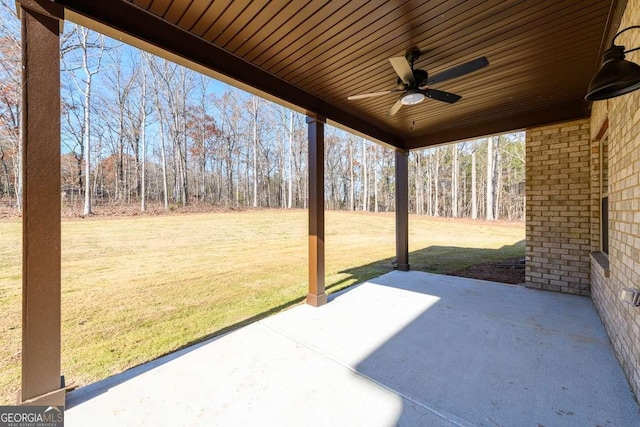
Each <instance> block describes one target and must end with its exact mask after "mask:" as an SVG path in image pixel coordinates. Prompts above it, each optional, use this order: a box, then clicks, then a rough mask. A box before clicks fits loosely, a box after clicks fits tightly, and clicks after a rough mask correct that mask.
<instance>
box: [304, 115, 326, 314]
mask: <svg viewBox="0 0 640 427" xmlns="http://www.w3.org/2000/svg"><path fill="white" fill-rule="evenodd" d="M324 124H325V118H324V117H320V116H315V115H314V116H312V115H309V116H307V126H308V131H309V293H308V294H307V304H309V305H312V306H314V307H320V306H321V305H324V304H326V303H327V294H326V293H325V289H324Z"/></svg>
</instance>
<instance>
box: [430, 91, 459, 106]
mask: <svg viewBox="0 0 640 427" xmlns="http://www.w3.org/2000/svg"><path fill="white" fill-rule="evenodd" d="M424 94H425V95H426V97H427V98H431V99H436V100H438V101H442V102H447V103H449V104H453V103H454V102H458V101H460V99H461V98H462V97H461V96H460V95H456V94H455V93H449V92H444V91H442V90H436V89H427V90H425V91H424Z"/></svg>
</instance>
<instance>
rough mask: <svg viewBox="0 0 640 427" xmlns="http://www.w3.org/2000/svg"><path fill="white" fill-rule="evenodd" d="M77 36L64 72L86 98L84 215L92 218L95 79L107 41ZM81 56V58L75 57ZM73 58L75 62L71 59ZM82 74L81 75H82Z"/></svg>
mask: <svg viewBox="0 0 640 427" xmlns="http://www.w3.org/2000/svg"><path fill="white" fill-rule="evenodd" d="M72 34H73V36H71V37H70V38H69V40H73V41H70V44H69V45H67V48H66V50H65V51H66V52H67V55H64V56H63V65H64V70H65V71H67V72H68V73H69V75H70V76H71V78H72V80H73V82H74V83H75V86H76V88H77V90H78V91H79V92H80V94H81V95H82V100H83V101H82V104H81V106H82V124H81V134H82V140H83V142H82V145H83V150H82V152H83V154H84V159H83V160H84V209H83V213H84V215H90V214H91V213H92V209H91V101H92V81H93V77H94V76H95V75H96V74H98V73H99V72H100V71H101V62H102V57H103V54H104V52H105V44H104V37H103V36H101V35H97V34H95V33H92V32H90V30H88V29H87V28H84V27H81V26H78V25H75V26H74V28H73V31H72ZM72 52H73V53H76V52H79V58H78V57H77V56H76V55H71V54H72ZM70 56H72V58H69V57H70ZM80 71H81V72H80Z"/></svg>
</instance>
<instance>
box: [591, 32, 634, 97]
mask: <svg viewBox="0 0 640 427" xmlns="http://www.w3.org/2000/svg"><path fill="white" fill-rule="evenodd" d="M634 28H635V29H638V28H640V26H639V25H633V26H631V27H628V28H625V29H624V30H622V31H620V32H619V33H618V34H616V35H615V36H613V40H611V47H610V48H609V49H607V51H606V52H605V53H604V55H602V68H600V71H598V72H597V73H596V75H595V76H594V77H593V79H592V80H591V83H589V90H588V91H587V96H585V97H584V98H585V99H586V100H587V101H600V100H603V99H609V98H615V97H616V96H620V95H624V94H625V93H629V92H633V91H634V90H636V89H640V65H638V64H636V63H633V62H630V61H627V60H625V59H624V54H625V53H629V52H634V51H636V50H640V47H636V48H634V49H629V50H624V49H625V47H624V46H617V45H616V44H615V41H616V38H617V37H618V36H619V35H620V34H622V33H624V32H625V31H629V30H632V29H634Z"/></svg>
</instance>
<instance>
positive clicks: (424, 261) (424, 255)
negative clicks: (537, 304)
mask: <svg viewBox="0 0 640 427" xmlns="http://www.w3.org/2000/svg"><path fill="white" fill-rule="evenodd" d="M518 251H520V252H522V255H524V245H523V243H522V242H518V243H515V244H514V245H508V246H503V247H502V248H500V249H478V248H462V247H455V246H429V247H427V248H423V249H420V250H417V251H413V252H411V253H410V255H409V260H410V262H411V268H412V270H419V271H425V272H435V273H447V272H451V271H456V270H458V269H459V268H458V267H460V268H465V267H467V266H469V265H473V264H475V263H482V262H487V261H494V260H495V261H499V260H502V259H507V258H509V257H513V256H514V255H513V254H514V253H516V254H517V253H518ZM515 256H517V255H515ZM453 259H456V261H455V262H454V261H453ZM414 260H415V262H414ZM394 261H395V259H394V258H385V259H382V260H378V261H374V262H372V263H369V264H364V265H361V266H357V267H353V268H349V269H347V270H343V271H341V272H340V273H346V274H347V276H346V277H344V278H343V279H341V280H339V281H337V282H335V283H329V284H327V286H326V290H327V292H331V291H333V290H340V289H344V284H345V283H351V284H354V285H355V284H358V283H362V282H365V281H367V280H369V279H372V278H374V277H377V276H380V275H383V274H385V273H388V272H390V271H393V269H394ZM350 286H351V285H350ZM347 289H348V288H347ZM331 299H333V298H331ZM304 300H305V296H301V297H299V298H296V299H293V300H291V301H288V302H286V303H284V304H281V305H279V306H277V307H273V308H271V309H269V310H266V311H264V312H261V313H258V314H256V315H254V316H251V317H249V318H247V319H244V320H242V321H240V322H237V323H234V324H232V325H229V326H227V327H224V328H222V329H219V330H217V331H214V332H212V333H211V334H207V335H205V336H203V337H201V338H199V339H197V340H194V341H191V342H188V343H185V344H184V345H183V346H181V347H180V348H178V349H176V350H175V351H172V352H170V353H166V354H164V355H162V356H160V357H158V358H157V359H154V360H152V361H150V362H146V363H143V364H141V365H138V366H136V367H133V368H130V369H128V370H126V371H124V372H122V373H119V374H116V375H113V376H111V377H108V378H105V379H104V380H100V381H98V382H96V383H93V384H90V385H87V386H84V387H80V388H78V389H77V390H74V391H72V392H71V393H69V394H68V395H67V401H66V407H67V408H69V409H70V408H73V407H74V406H76V405H79V404H81V403H83V402H86V401H87V400H90V399H92V398H94V397H96V396H99V395H100V394H103V393H105V392H107V391H109V389H110V388H112V387H115V386H117V385H118V384H121V383H123V382H125V381H128V380H130V379H132V378H135V377H137V376H138V375H141V374H144V373H145V372H148V371H150V370H152V369H155V368H157V367H158V366H161V365H164V364H165V363H167V362H170V361H171V360H174V359H176V358H178V357H180V356H183V355H185V354H187V353H189V352H191V351H194V350H196V349H197V348H199V347H201V346H202V345H205V344H207V343H208V342H211V341H212V340H215V339H217V338H219V337H221V336H223V335H225V334H227V333H229V332H231V331H233V330H236V329H238V328H241V327H243V326H246V325H249V324H251V323H254V322H257V321H259V320H262V319H264V318H266V317H269V316H271V315H273V314H276V313H278V312H281V311H283V310H285V309H288V308H290V307H292V306H295V305H297V304H300V303H302V302H303V301H304Z"/></svg>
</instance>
